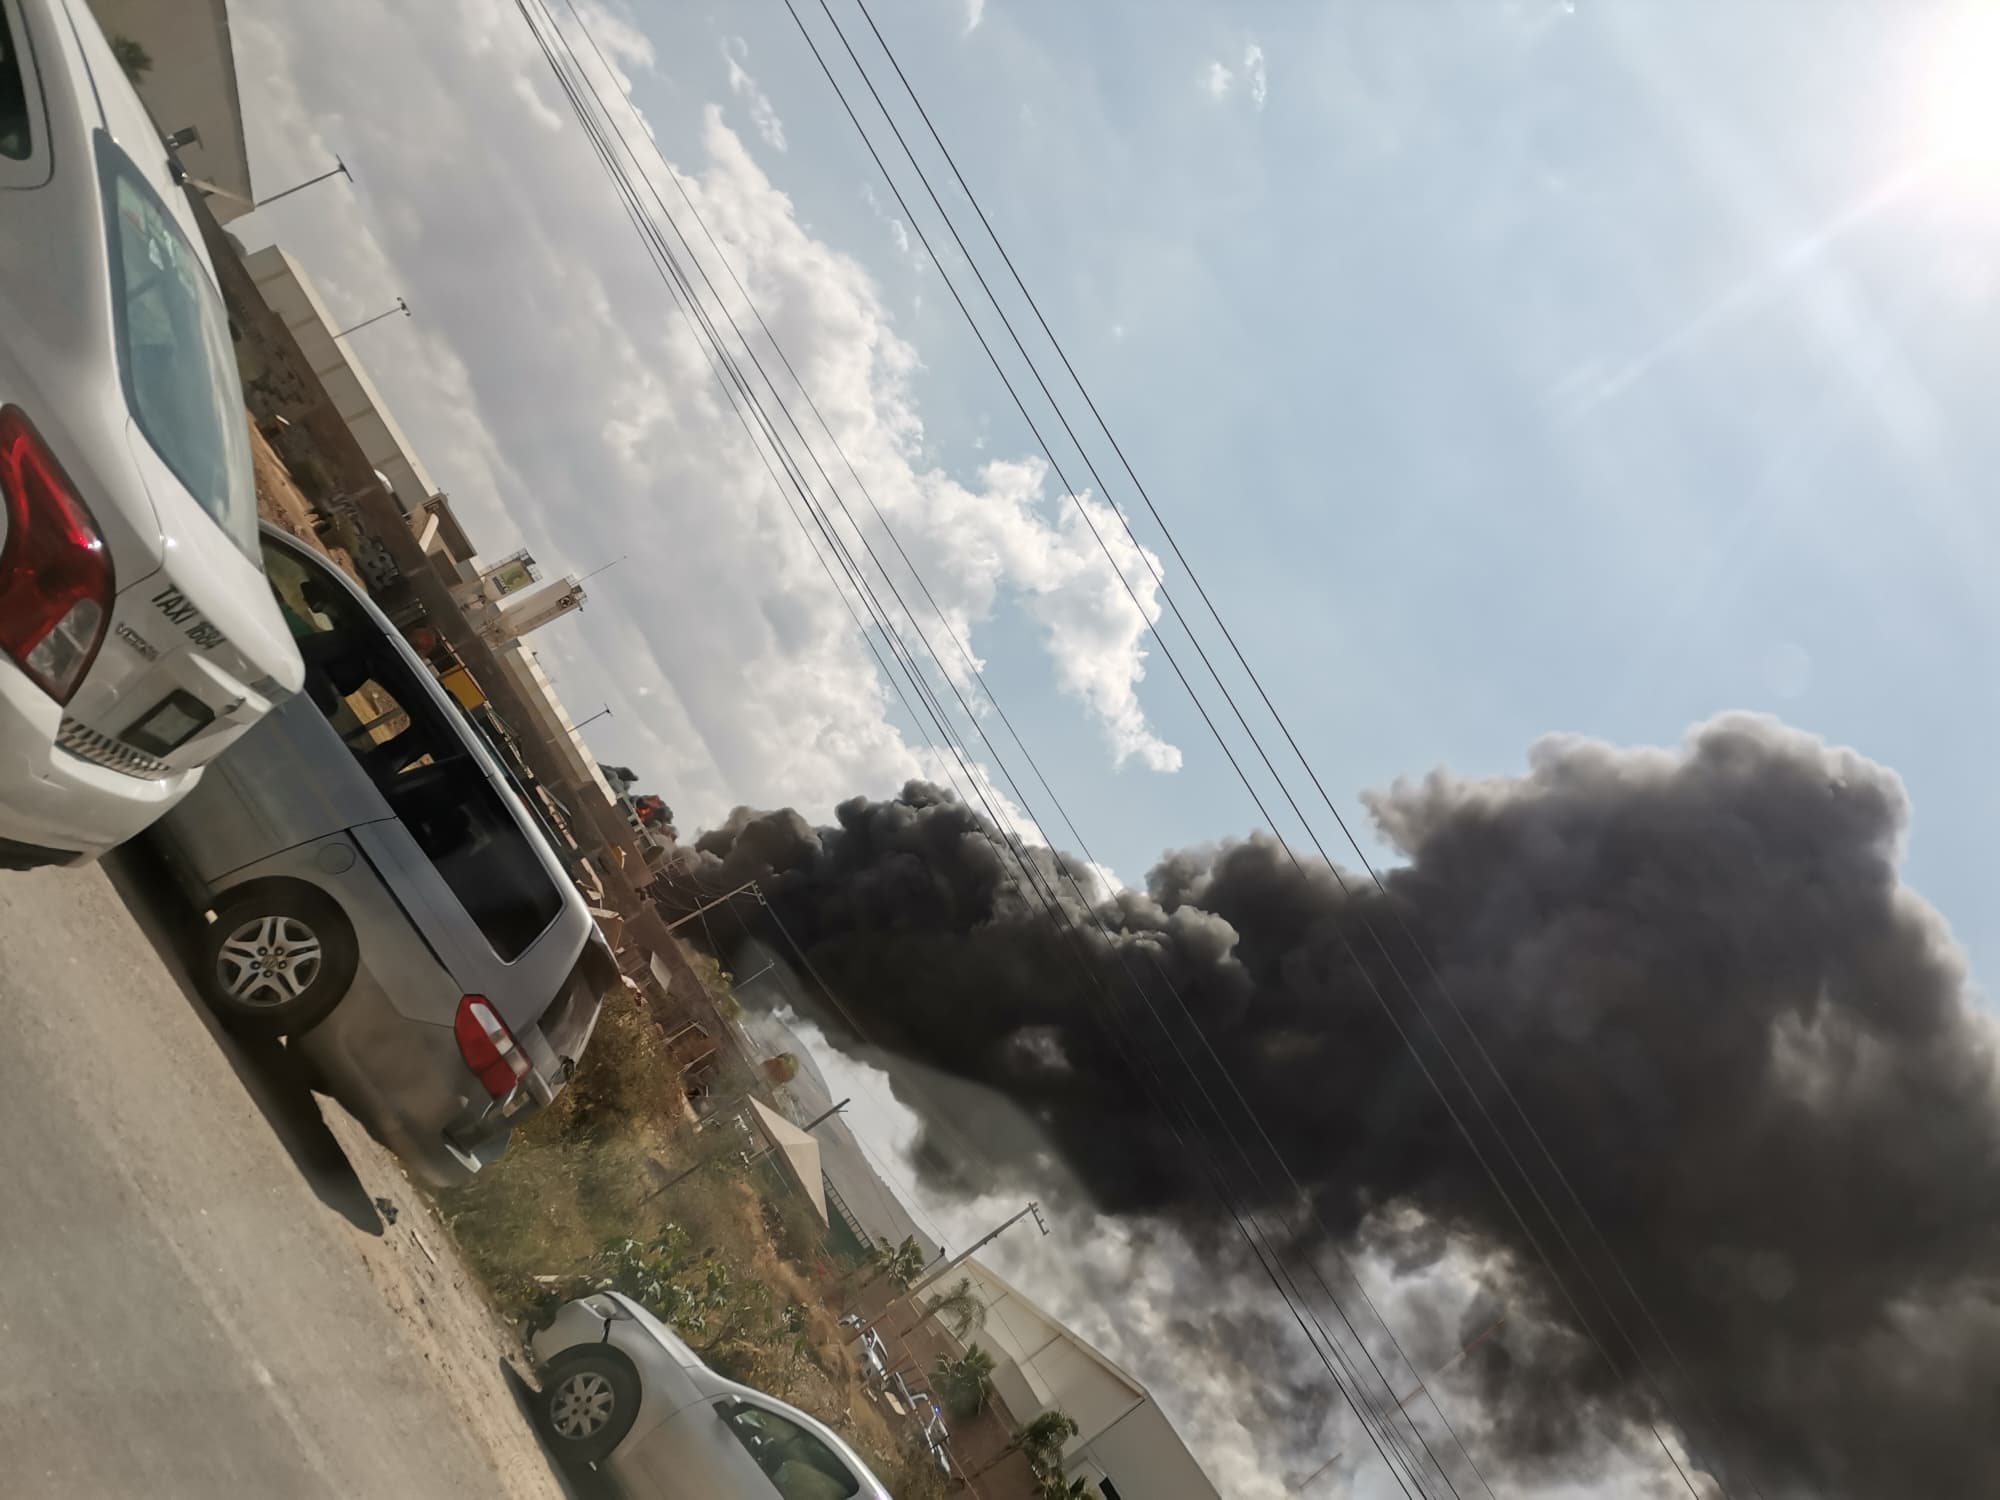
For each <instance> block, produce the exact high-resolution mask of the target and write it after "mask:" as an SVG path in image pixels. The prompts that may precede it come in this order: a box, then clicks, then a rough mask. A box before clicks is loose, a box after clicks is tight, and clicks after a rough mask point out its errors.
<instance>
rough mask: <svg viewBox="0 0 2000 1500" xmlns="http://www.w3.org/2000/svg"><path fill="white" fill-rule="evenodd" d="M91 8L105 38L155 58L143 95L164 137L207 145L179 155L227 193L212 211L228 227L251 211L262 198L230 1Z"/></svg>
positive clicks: (151, 1) (118, 2) (103, 2)
mask: <svg viewBox="0 0 2000 1500" xmlns="http://www.w3.org/2000/svg"><path fill="white" fill-rule="evenodd" d="M90 8H91V10H92V11H93V12H94V13H95V14H96V16H97V24H98V25H100V26H102V27H103V28H104V34H105V35H106V36H108V37H126V38H129V39H130V40H132V41H134V42H137V43H138V44H139V45H140V46H141V47H143V48H145V49H146V55H147V56H148V57H150V58H152V60H153V66H152V67H151V68H150V69H149V70H147V72H146V73H145V74H144V75H143V76H142V77H141V78H140V80H139V97H140V98H141V99H143V100H145V101H146V107H147V108H148V109H150V110H151V111H152V112H153V119H154V122H155V123H156V124H158V125H159V127H160V133H161V134H162V135H171V134H173V133H174V132H175V131H177V130H181V129H184V128H185V127H187V126H193V127H194V128H195V129H196V130H198V131H200V132H201V144H200V145H195V146H183V147H181V148H180V150H179V152H178V153H177V154H178V155H179V156H180V159H181V164H182V165H183V166H185V167H186V168H187V169H188V172H189V173H190V174H191V175H192V176H195V177H198V178H200V179H201V180H202V181H203V182H207V183H213V184H214V185H215V186H216V187H218V188H221V189H222V190H223V191H222V192H221V193H218V194H213V195H211V196H210V197H209V200H208V206H209V211H210V212H212V213H213V214H214V215H215V217H216V218H217V219H219V220H222V221H224V222H227V221H228V220H230V219H234V218H237V217H239V216H240V215H243V214H247V213H248V212H250V204H251V202H252V200H253V199H254V198H255V194H254V193H253V191H252V190H251V187H250V158H249V154H248V152H247V151H246V150H245V149H244V145H243V102H242V100H241V99H240V98H239V97H238V95H237V90H236V56H235V50H234V48H233V47H232V46H231V45H230V39H229V14H228V11H227V9H226V8H225V7H224V5H223V0H91V5H90Z"/></svg>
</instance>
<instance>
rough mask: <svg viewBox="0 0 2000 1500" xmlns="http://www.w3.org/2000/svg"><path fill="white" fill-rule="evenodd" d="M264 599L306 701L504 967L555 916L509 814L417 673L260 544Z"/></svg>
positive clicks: (352, 608)
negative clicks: (293, 653)
mask: <svg viewBox="0 0 2000 1500" xmlns="http://www.w3.org/2000/svg"><path fill="white" fill-rule="evenodd" d="M265 554H266V557H267V559H268V561H269V562H270V563H271V564H272V566H271V567H270V575H271V583H272V592H273V593H275V594H276V595H277V597H278V600H279V604H280V607H281V608H282V610H283V612H284V613H285V615H286V618H287V620H288V622H289V623H290V624H291V627H292V633H293V638H294V640H295V641H296V642H297V644H298V648H299V655H300V656H301V657H303V658H304V659H305V664H306V692H307V694H308V695H309V696H310V697H311V698H312V701H313V703H314V705H315V706H316V707H317V708H318V709H319V711H320V712H321V713H322V714H324V715H325V716H326V720H327V722H328V723H329V724H330V725H332V727H333V730H334V733H336V734H338V735H339V736H340V738H341V741H342V742H343V743H344V744H345V745H346V746H347V748H348V750H349V751H350V752H352V754H353V756H354V759H355V761H356V762H357V763H358V764H359V765H360V767H361V769H362V770H363V771H364V772H366V773H367V776H368V779H369V780H370V781H372V782H374V783H375V786H376V789H377V790H379V791H380V792H381V793H382V796H383V798H384V800H386V801H387V802H388V804H389V809H390V811H392V812H393V813H395V815H396V817H397V819H398V820H399V821H401V823H402V824H403V826H404V828H406V829H407V830H408V831H409V834H410V837H411V838H412V839H414V840H415V841H416V844H417V847H418V848H419V849H421V850H423V852H424V855H425V857H426V858H428V859H429V860H430V862H431V863H432V864H433V865H435V866H436V867H437V871H438V873H439V874H440V875H441V876H443V877H444V882H445V884H446V885H448V886H449V887H451V892H452V894H453V895H454V896H456V897H457V898H458V901H459V904H460V905H461V906H463V907H464V908H465V911H466V915H468V916H469V917H471V918H472V920H473V922H474V923H475V924H477V926H478V928H479V930H480V932H482V933H483V934H485V937H486V940H487V941H488V942H489V943H491V944H492V945H493V951H494V952H495V953H496V954H498V955H499V956H500V958H501V959H502V960H504V961H508V962H511V961H512V960H514V959H516V958H518V957H520V956H521V954H522V953H524V952H526V951H527V949H528V948H529V947H530V946H531V945H532V944H533V943H534V941H535V939H536V938H538V937H539V936H541V934H542V933H543V932H544V931H545V930H546V929H547V927H548V925H549V924H550V923H551V922H553V921H554V920H555V919H556V916H557V914H558V913H559V912H561V910H562V893H561V892H560V890H558V888H557V887H556V884H555V882H554V881H553V880H552V879H551V878H550V876H549V873H548V871H547V869H546V868H545V867H544V866H543V864H542V862H541V860H540V859H539V858H538V857H537V856H536V853H535V849H534V846H533V845H532V844H531V843H530V842H529V839H528V836H527V834H526V833H524V832H523V830H522V828H521V825H520V823H519V821H518V820H517V819H516V818H515V816H514V812H513V809H512V808H510V807H509V806H508V804H507V801H506V799H505V798H504V797H502V796H501V794H500V791H499V789H498V788H497V787H495V786H494V785H493V783H492V782H491V781H489V780H488V779H487V777H486V773H485V770H484V768H483V767H482V766H481V765H480V763H479V762H478V761H477V760H476V759H474V758H473V756H472V754H471V752H470V750H469V749H468V747H467V746H466V743H465V739H464V737H463V735H462V734H461V733H460V731H459V730H458V728H457V726H456V725H455V724H454V723H453V721H452V720H451V719H450V718H449V717H448V716H447V715H446V714H445V713H444V711H443V710H442V709H440V708H439V706H438V705H437V703H436V702H435V701H433V699H432V698H431V696H430V694H429V693H427V692H426V691H425V690H424V686H423V684H422V682H421V681H419V680H418V677H417V669H416V668H413V667H412V666H411V665H410V663H409V662H408V661H407V660H406V659H405V658H404V657H403V655H402V653H401V652H399V651H398V650H397V649H396V646H395V643H394V642H393V641H392V640H391V639H390V638H389V637H388V636H387V635H386V634H385V633H384V632H383V630H382V628H381V626H379V625H378V624H376V622H375V620H374V619H373V618H372V617H371V616H369V615H368V613H367V612H366V611H364V610H362V609H360V608H358V607H357V606H356V605H355V603H354V601H353V600H352V599H351V598H350V597H348V595H347V594H346V592H345V590H343V589H341V588H340V587H339V586H338V585H337V584H334V583H332V582H331V581H330V580H325V579H320V578H317V577H315V576H314V575H315V573H316V572H317V569H316V568H314V567H312V566H309V565H306V564H304V563H301V562H300V561H298V560H297V559H296V558H295V557H294V556H292V555H291V554H288V553H284V552H281V551H278V550H277V549H275V548H271V547H268V546H267V547H266V548H265Z"/></svg>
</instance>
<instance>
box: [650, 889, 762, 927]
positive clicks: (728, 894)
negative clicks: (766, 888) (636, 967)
mask: <svg viewBox="0 0 2000 1500" xmlns="http://www.w3.org/2000/svg"><path fill="white" fill-rule="evenodd" d="M756 889H757V882H756V881H754V880H746V881H744V882H743V884H741V885H739V886H738V887H736V889H735V890H733V891H724V892H723V893H722V894H721V895H720V896H717V897H716V898H715V899H714V900H713V901H704V902H702V903H701V905H699V906H697V907H696V908H695V909H694V910H693V911H691V912H689V913H688V914H687V915H686V916H684V917H675V918H674V919H673V921H671V922H669V923H667V931H669V932H672V931H673V930H674V929H675V928H676V927H678V926H680V925H681V924H682V923H683V922H692V921H693V920H694V919H695V918H696V917H698V916H700V915H701V914H702V913H703V912H705V911H707V910H708V909H709V908H710V907H711V906H720V905H722V903H723V902H725V901H734V900H735V899H736V898H737V897H738V896H740V895H742V894H743V893H744V892H745V891H754V890H756Z"/></svg>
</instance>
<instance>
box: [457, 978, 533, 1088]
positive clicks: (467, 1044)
mask: <svg viewBox="0 0 2000 1500" xmlns="http://www.w3.org/2000/svg"><path fill="white" fill-rule="evenodd" d="M451 1029H452V1034H453V1035H454V1036H456V1037H457V1038H458V1055H459V1056H460V1057H462V1058H464V1059H465V1065H466V1066H467V1067H468V1068H470V1069H472V1071H473V1072H474V1073H476V1074H478V1075H479V1081H480V1083H481V1084H483V1085H484V1086H485V1089H486V1092H487V1093H489V1094H491V1095H492V1096H493V1097H494V1098H495V1099H505V1098H506V1097H507V1096H508V1095H509V1094H511V1093H513V1092H514V1087H515V1085H516V1084H518V1083H519V1082H520V1081H521V1080H522V1079H523V1078H526V1077H527V1076H528V1074H529V1072H530V1071H531V1069H532V1064H530V1063H529V1061H528V1054H527V1053H525V1052H523V1051H522V1050H521V1046H520V1043H518V1042H516V1041H515V1040H514V1033H513V1032H511V1031H509V1030H508V1029H507V1023H506V1022H505V1021H503V1020H501V1019H500V1016H499V1013H498V1012H497V1011H495V1010H494V1009H493V1006H492V1003H491V1002H490V1001H488V1000H487V998H486V997H485V996H484V995H467V996H465V997H464V998H463V999H461V1000H460V1001H459V1002H458V1015H457V1017H456V1018H455V1019H454V1020H453V1022H452V1028H451Z"/></svg>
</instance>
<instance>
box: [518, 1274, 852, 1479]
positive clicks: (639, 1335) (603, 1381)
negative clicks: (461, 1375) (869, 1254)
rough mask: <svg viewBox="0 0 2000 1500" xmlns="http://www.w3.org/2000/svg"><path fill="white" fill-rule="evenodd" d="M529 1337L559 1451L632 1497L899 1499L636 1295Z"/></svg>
mask: <svg viewBox="0 0 2000 1500" xmlns="http://www.w3.org/2000/svg"><path fill="white" fill-rule="evenodd" d="M532 1342H533V1345H534V1350H535V1357H536V1358H537V1359H538V1360H539V1361H540V1362H541V1364H542V1394H541V1398H540V1403H539V1405H540V1412H541V1416H542V1419H543V1421H544V1423H545V1425H546V1426H547V1429H548V1431H549V1434H550V1437H551V1439H552V1440H553V1442H554V1443H555V1445H556V1448H557V1451H558V1452H560V1453H561V1454H563V1455H564V1456H565V1457H566V1458H568V1459H570V1460H572V1461H573V1462H579V1463H581V1462H589V1463H594V1464H597V1465H598V1466H599V1469H600V1470H601V1471H602V1472H603V1473H604V1474H605V1475H606V1476H608V1477H609V1478H610V1479H611V1480H612V1481H613V1482H614V1483H615V1484H616V1485H617V1486H618V1488H619V1489H620V1490H621V1491H622V1492H623V1493H624V1494H626V1495H629V1496H632V1497H634V1500H890V1496H889V1491H888V1490H887V1489H886V1488H885V1487H884V1486H883V1484H882V1481H881V1480H879V1479H877V1478H876V1477H875V1476H874V1475H873V1474H871V1473H870V1472H869V1470H868V1466H867V1465H866V1464H864V1463H863V1462H862V1461H861V1459H860V1458H859V1457H858V1456H857V1455H856V1454H855V1452H854V1450H853V1449H852V1448H850V1447H848V1446H847V1444H846V1443H845V1442H843V1441H842V1440H841V1439H840V1437H839V1436H838V1435H837V1434H836V1433H834V1431H833V1430H832V1429H831V1428H829V1427H827V1426H825V1425H824V1424H823V1423H820V1422H817V1421H814V1420H813V1419H812V1418H811V1417H809V1416H807V1415H806V1414H805V1413H804V1412H802V1411H800V1410H798V1409H797V1408H796V1407H792V1406H787V1405H786V1404H785V1403H784V1402H782V1401H779V1400H776V1399H775V1398H773V1397H771V1396H767V1395H765V1394H763V1393H762V1392H761V1391H755V1390H752V1389H751V1388H750V1387H748V1386H745V1385H738V1384H736V1382H734V1381H732V1380H726V1379H724V1378H723V1377H722V1376H720V1375H718V1374H716V1373H715V1372H714V1371H713V1370H711V1369H709V1368H708V1366H706V1365H704V1364H703V1363H702V1362H701V1358H700V1356H698V1355H697V1354H696V1353H695V1352H694V1350H692V1349H690V1348H689V1347H688V1346H687V1344H686V1343H684V1342H683V1341H682V1340H681V1338H680V1337H679V1336H678V1335H677V1334H675V1333H674V1331H673V1330H672V1329H670V1328H668V1327H667V1326H666V1325H665V1324H664V1323H662V1322H660V1321H659V1320H658V1319H657V1318H655V1317H653V1316H652V1314H650V1313H648V1312H647V1311H646V1310H645V1309H644V1308H643V1307H641V1306H639V1305H638V1303H636V1302H633V1301H632V1300H630V1299H629V1298H626V1297H622V1296H620V1295H618V1294H617V1293H615V1292H600V1293H598V1294H597V1295H595V1296H591V1297H584V1298H581V1299H579V1300H578V1301H575V1302H570V1303H566V1304H564V1306H563V1307H562V1309H561V1310H560V1311H559V1312H558V1313H557V1314H556V1318H555V1321H554V1322H553V1323H552V1324H550V1326H549V1327H547V1328H545V1329H543V1330H542V1331H541V1332H540V1333H538V1334H536V1335H535V1336H534V1338H533V1340H532Z"/></svg>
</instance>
